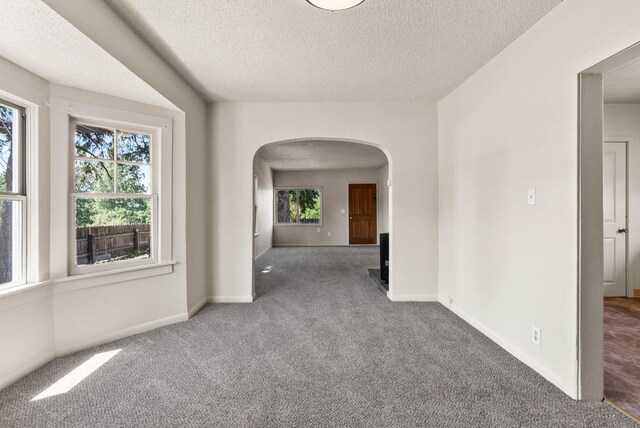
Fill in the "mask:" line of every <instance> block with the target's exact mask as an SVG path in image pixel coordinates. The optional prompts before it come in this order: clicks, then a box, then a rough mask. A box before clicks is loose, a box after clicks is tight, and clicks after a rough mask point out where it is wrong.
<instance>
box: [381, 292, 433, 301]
mask: <svg viewBox="0 0 640 428" xmlns="http://www.w3.org/2000/svg"><path fill="white" fill-rule="evenodd" d="M387 297H388V298H389V300H391V301H392V302H437V301H438V296H434V295H431V294H392V293H391V291H389V292H387Z"/></svg>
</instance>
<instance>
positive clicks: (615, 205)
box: [602, 142, 627, 297]
mask: <svg viewBox="0 0 640 428" xmlns="http://www.w3.org/2000/svg"><path fill="white" fill-rule="evenodd" d="M602 174H603V186H604V187H603V192H602V197H603V201H602V202H603V203H602V208H603V221H604V225H603V226H604V295H605V297H613V296H626V294H627V143H619V142H606V143H604V152H603V168H602Z"/></svg>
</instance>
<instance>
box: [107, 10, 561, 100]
mask: <svg viewBox="0 0 640 428" xmlns="http://www.w3.org/2000/svg"><path fill="white" fill-rule="evenodd" d="M105 1H106V2H107V3H108V4H109V5H110V6H111V7H112V8H113V9H114V10H115V11H116V12H117V13H118V14H119V15H120V16H121V17H122V18H123V19H125V20H126V21H127V22H128V23H129V24H130V25H131V26H132V28H133V29H134V30H135V31H136V32H137V33H138V34H139V35H140V36H141V37H142V38H143V39H145V40H146V41H147V42H148V43H149V44H150V45H151V47H152V48H153V49H155V50H156V52H158V53H159V54H160V56H161V57H163V58H164V59H165V60H166V61H167V62H168V63H169V64H171V65H172V66H173V67H174V68H175V69H176V70H177V71H178V72H179V73H180V74H182V75H183V76H184V77H185V78H186V79H187V80H188V81H189V82H190V83H191V84H192V86H194V88H196V89H197V90H199V91H200V92H201V93H202V94H203V95H204V96H205V97H207V98H209V99H210V100H213V101H216V100H218V101H219V100H227V101H267V102H287V101H307V102H342V101H344V102H356V101H362V102H366V101H429V100H439V99H440V98H441V97H443V96H444V95H446V94H447V93H449V92H450V91H451V90H452V89H454V88H455V87H456V86H457V85H459V84H460V83H461V82H462V81H464V80H465V79H466V78H468V77H469V76H470V75H471V74H473V73H474V72H475V71H477V70H478V69H479V68H480V67H481V66H482V65H484V64H485V63H486V62H487V61H488V60H490V59H491V58H492V57H494V56H495V55H496V54H497V53H499V52H500V51H501V50H502V49H504V48H505V47H506V46H507V45H509V44H510V43H511V42H512V41H513V40H515V39H516V38H517V37H518V36H520V35H521V34H522V33H523V32H525V31H526V30H527V29H528V28H529V27H531V26H532V25H533V24H534V23H535V22H536V21H538V20H539V19H540V18H541V17H542V16H543V15H545V14H546V13H547V12H549V11H550V10H551V9H552V8H553V7H554V6H556V5H557V4H559V3H560V1H561V0H446V1H445V0H430V1H426V0H366V1H365V2H364V3H363V4H361V5H360V6H358V7H356V8H353V9H349V10H346V11H340V12H328V11H324V10H321V9H317V8H315V7H313V6H311V5H309V4H308V3H307V2H306V1H305V0H241V1H239V0H207V1H203V0H181V1H175V0H105Z"/></svg>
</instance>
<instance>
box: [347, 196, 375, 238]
mask: <svg viewBox="0 0 640 428" xmlns="http://www.w3.org/2000/svg"><path fill="white" fill-rule="evenodd" d="M377 217H378V211H377V203H376V185H375V184H349V244H376V243H377V242H378V240H377V223H378V220H377Z"/></svg>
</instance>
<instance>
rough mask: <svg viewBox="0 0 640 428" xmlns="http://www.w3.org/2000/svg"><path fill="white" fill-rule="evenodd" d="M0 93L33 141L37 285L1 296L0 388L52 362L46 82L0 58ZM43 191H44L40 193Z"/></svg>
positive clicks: (32, 261) (32, 277)
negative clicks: (24, 110) (24, 119)
mask: <svg viewBox="0 0 640 428" xmlns="http://www.w3.org/2000/svg"><path fill="white" fill-rule="evenodd" d="M0 94H2V96H4V97H12V98H13V97H15V98H17V99H15V101H16V102H19V103H21V104H24V105H27V106H29V107H30V112H29V113H30V120H31V121H32V123H31V125H30V126H29V127H28V131H34V132H33V133H32V134H31V135H32V137H33V138H35V141H36V145H35V147H32V149H34V150H33V151H32V156H31V161H32V162H35V165H34V167H35V168H36V171H35V172H36V181H35V183H29V185H28V187H29V189H28V190H29V193H30V195H32V193H33V192H32V190H33V188H36V189H38V193H36V194H35V195H32V196H34V199H33V200H32V201H30V202H33V203H30V204H29V206H28V211H29V216H30V218H29V221H28V227H29V232H30V239H29V242H28V244H29V257H28V262H29V263H28V276H27V280H28V281H29V282H31V283H33V284H37V283H41V286H39V287H32V288H30V289H28V290H25V289H17V290H11V291H7V290H5V291H1V292H0V325H1V326H3V328H0V350H2V351H0V389H2V388H3V387H5V386H6V385H9V384H10V383H12V382H14V381H15V380H17V379H19V378H20V377H22V376H24V375H25V374H27V373H29V372H30V371H31V370H33V369H35V368H37V367H39V366H40V365H42V364H44V363H46V362H47V361H49V360H50V359H51V358H53V356H54V353H55V344H54V333H53V310H52V307H51V299H50V289H49V284H48V283H47V282H43V281H47V280H48V278H49V192H48V191H47V190H46V189H47V187H48V183H49V108H48V107H47V103H48V83H47V82H45V81H44V80H42V79H40V78H38V77H36V76H35V75H33V74H31V73H29V72H27V71H25V70H23V69H21V68H20V67H17V66H16V65H14V64H12V63H10V62H8V61H6V60H4V59H2V58H0ZM42 189H45V191H42Z"/></svg>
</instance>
